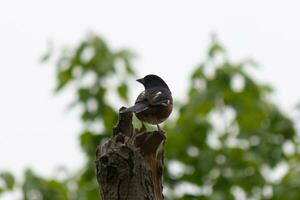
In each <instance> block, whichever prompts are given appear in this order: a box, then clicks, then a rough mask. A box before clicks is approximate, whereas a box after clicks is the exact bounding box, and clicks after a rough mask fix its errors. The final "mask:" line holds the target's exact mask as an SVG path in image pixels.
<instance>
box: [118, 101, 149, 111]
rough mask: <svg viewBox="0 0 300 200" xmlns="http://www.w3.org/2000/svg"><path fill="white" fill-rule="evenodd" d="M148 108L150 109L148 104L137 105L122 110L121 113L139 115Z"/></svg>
mask: <svg viewBox="0 0 300 200" xmlns="http://www.w3.org/2000/svg"><path fill="white" fill-rule="evenodd" d="M147 108H148V106H147V105H146V104H143V103H137V104H135V105H134V106H131V107H129V108H126V109H124V110H121V111H120V113H128V112H134V113H139V112H142V111H144V110H146V109H147Z"/></svg>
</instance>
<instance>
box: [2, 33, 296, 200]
mask: <svg viewBox="0 0 300 200" xmlns="http://www.w3.org/2000/svg"><path fill="white" fill-rule="evenodd" d="M50 55H51V52H50V53H49V52H47V53H46V54H45V56H43V58H42V59H43V61H47V60H48V59H49V58H50V57H51V56H50ZM133 57H134V56H133V54H132V53H131V52H130V51H128V50H125V49H122V50H113V49H111V48H110V47H109V46H108V45H107V44H106V43H105V42H104V41H103V40H102V39H101V38H99V37H98V36H96V35H89V36H88V37H87V38H86V39H84V40H83V41H82V42H80V43H79V45H78V46H76V47H74V48H71V49H67V50H66V49H65V50H64V51H63V52H62V53H61V55H60V57H59V58H57V64H56V67H57V77H56V78H57V86H56V91H57V92H63V91H64V89H65V88H66V87H68V86H72V88H75V93H76V99H75V100H74V102H73V103H72V105H77V106H80V108H81V119H82V123H83V124H84V127H85V128H84V129H83V130H82V131H81V134H80V138H79V139H80V145H81V148H82V150H83V151H84V152H85V154H86V158H87V159H86V163H85V165H84V166H82V169H81V170H80V171H78V172H76V173H75V174H74V175H70V176H69V177H67V178H65V179H63V180H55V179H49V178H44V177H40V176H38V175H36V174H34V172H33V171H31V170H27V171H26V172H25V178H24V182H23V183H22V184H21V185H22V191H23V195H24V198H23V199H26V200H27V199H28V200H29V199H30V200H35V199H38V200H39V199H45V200H47V199H51V200H64V199H72V200H73V199H74V200H75V199H78V200H96V199H99V193H98V184H97V181H96V175H95V164H94V160H95V149H96V147H97V145H98V144H99V143H101V141H102V140H104V139H105V138H107V137H110V135H111V130H112V127H113V126H114V124H115V123H116V121H117V110H118V108H117V107H115V106H113V102H112V101H116V102H118V103H120V106H121V105H122V103H125V102H128V101H129V96H130V89H129V88H130V87H129V81H130V80H132V79H133V78H135V71H134V68H133V66H132V59H133ZM250 67H255V63H254V62H253V61H250V60H245V61H241V62H231V61H230V60H229V58H228V56H227V53H226V50H225V48H224V47H223V46H222V45H221V44H220V43H219V42H218V41H217V40H216V39H214V40H213V42H212V44H211V46H210V47H209V49H208V53H207V57H206V59H205V62H203V63H201V64H199V66H197V67H196V69H195V70H194V72H193V73H192V75H191V77H190V88H189V91H188V93H187V94H186V95H188V98H187V100H186V101H185V102H178V103H177V106H176V108H175V112H174V113H175V114H173V117H172V118H171V119H169V120H168V122H167V123H166V124H165V126H164V130H166V132H167V137H168V138H167V142H166V144H165V152H166V165H165V166H166V167H165V170H164V185H165V197H166V198H167V199H212V200H219V199H220V200H221V199H243V198H246V199H290V200H298V199H300V190H299V188H300V179H299V177H300V167H299V166H300V165H299V159H300V157H299V141H300V140H299V137H298V136H297V134H296V131H295V128H294V123H293V121H292V120H291V119H290V118H289V117H288V116H286V115H285V114H284V113H283V112H282V111H280V109H279V108H278V106H276V105H274V104H273V102H272V101H271V100H270V95H271V94H272V88H271V87H270V86H268V85H263V84H261V83H258V82H257V81H255V80H254V79H253V78H252V77H251V76H250V75H249V74H248V73H247V68H250ZM157 74H159V72H157ZM131 103H133V102H131ZM120 106H119V107H120ZM95 126H98V127H101V128H98V129H95V128H94V127H95ZM0 181H2V182H3V184H0V194H1V193H2V192H4V191H7V190H12V189H13V187H14V185H15V181H14V178H13V176H12V175H11V174H9V173H1V174H0ZM0 183H1V182H0Z"/></svg>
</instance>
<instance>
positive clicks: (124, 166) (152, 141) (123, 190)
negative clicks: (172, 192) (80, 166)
mask: <svg viewBox="0 0 300 200" xmlns="http://www.w3.org/2000/svg"><path fill="white" fill-rule="evenodd" d="M122 109H124V107H123V108H121V109H120V110H122ZM165 139H166V138H165V134H164V132H163V131H153V132H147V131H146V130H145V128H144V127H142V128H141V129H139V130H138V129H134V127H133V125H132V113H122V114H121V113H119V121H118V124H117V125H116V127H114V128H113V136H112V138H110V139H109V140H108V141H106V142H105V143H104V144H102V145H99V146H98V148H97V151H96V169H97V180H98V183H99V188H100V194H101V199H102V200H125V199H126V200H162V199H163V194H162V188H163V187H162V170H163V164H164V162H163V161H164V153H163V148H159V147H162V146H163V143H164V141H165Z"/></svg>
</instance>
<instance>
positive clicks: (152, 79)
mask: <svg viewBox="0 0 300 200" xmlns="http://www.w3.org/2000/svg"><path fill="white" fill-rule="evenodd" d="M136 81H138V82H140V83H141V84H143V85H144V87H145V89H150V88H155V87H163V88H166V89H168V90H169V87H168V85H167V84H166V82H165V81H164V80H162V78H160V77H159V76H157V75H154V74H149V75H147V76H145V77H144V78H140V79H137V80H136Z"/></svg>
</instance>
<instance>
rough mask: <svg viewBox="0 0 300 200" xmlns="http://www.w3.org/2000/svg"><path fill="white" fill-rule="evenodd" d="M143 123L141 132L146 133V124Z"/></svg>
mask: <svg viewBox="0 0 300 200" xmlns="http://www.w3.org/2000/svg"><path fill="white" fill-rule="evenodd" d="M141 122H142V127H141V128H140V131H146V130H147V129H146V126H145V124H144V122H143V121H141Z"/></svg>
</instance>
